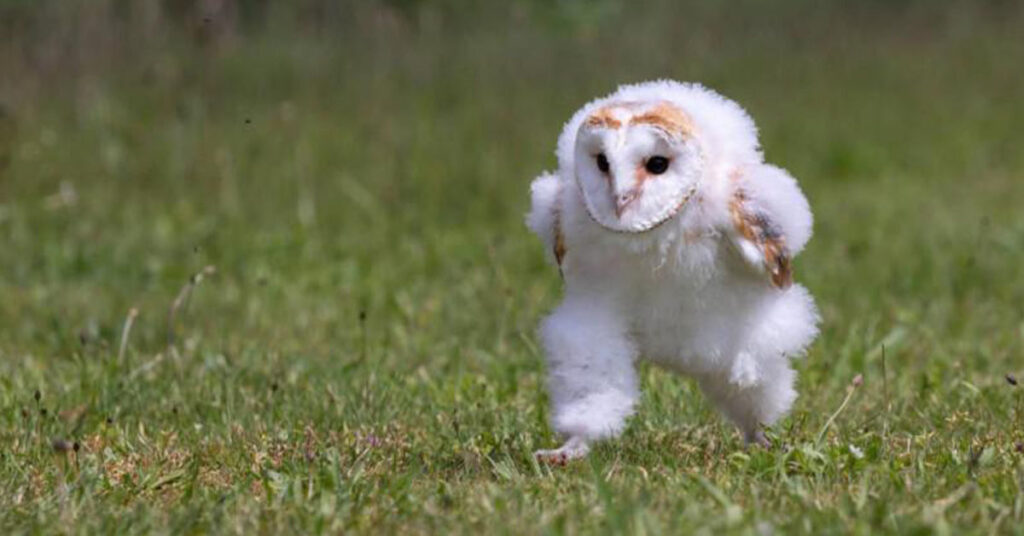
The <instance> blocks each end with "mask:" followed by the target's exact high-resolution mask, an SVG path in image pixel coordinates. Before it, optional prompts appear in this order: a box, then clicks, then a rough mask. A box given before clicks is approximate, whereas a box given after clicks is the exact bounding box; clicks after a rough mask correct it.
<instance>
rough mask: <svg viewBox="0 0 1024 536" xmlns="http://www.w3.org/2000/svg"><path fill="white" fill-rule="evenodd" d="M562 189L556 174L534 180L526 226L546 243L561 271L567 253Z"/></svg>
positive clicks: (547, 174)
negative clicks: (561, 215)
mask: <svg viewBox="0 0 1024 536" xmlns="http://www.w3.org/2000/svg"><path fill="white" fill-rule="evenodd" d="M560 189H561V183H560V182H559V180H558V175H555V174H554V173H544V174H542V175H541V176H539V177H537V178H536V179H534V180H533V183H532V184H531V185H530V199H531V206H530V213H529V214H527V215H526V226H527V227H529V228H530V230H532V231H533V232H534V233H536V234H537V236H539V237H540V239H541V241H543V242H544V246H545V250H546V251H548V252H550V255H551V257H549V258H553V259H554V261H555V263H556V264H557V265H558V267H559V269H561V266H562V259H564V258H565V253H566V248H565V237H564V236H563V235H562V228H561V221H560V210H561V208H560V206H559V190H560Z"/></svg>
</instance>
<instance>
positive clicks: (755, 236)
mask: <svg viewBox="0 0 1024 536" xmlns="http://www.w3.org/2000/svg"><path fill="white" fill-rule="evenodd" d="M733 178H734V179H736V178H738V173H734V175H733ZM746 202H747V194H746V192H744V191H743V190H740V189H737V190H736V193H735V194H733V198H732V200H731V201H730V202H729V212H730V213H731V215H732V223H733V225H734V226H735V227H736V230H737V231H739V233H740V235H742V236H743V238H746V239H747V240H749V241H751V242H753V243H754V245H755V246H757V248H758V249H760V250H761V252H762V254H763V255H764V267H765V269H766V270H768V273H769V274H770V275H771V280H772V284H773V285H775V286H776V287H777V288H780V289H785V288H788V287H789V286H790V285H792V284H793V268H792V265H791V264H790V257H789V249H788V248H787V247H786V240H785V237H783V236H782V233H781V232H780V231H779V229H778V227H777V226H776V225H775V223H774V222H772V221H771V220H770V219H769V218H768V216H767V215H765V214H763V213H758V212H752V211H750V210H749V207H748V206H747V203H746Z"/></svg>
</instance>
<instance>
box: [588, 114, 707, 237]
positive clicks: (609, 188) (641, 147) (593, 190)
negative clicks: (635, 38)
mask: <svg viewBox="0 0 1024 536" xmlns="http://www.w3.org/2000/svg"><path fill="white" fill-rule="evenodd" d="M575 167H576V170H575V171H576V182H577V184H578V185H579V187H580V191H581V192H582V193H583V201H584V204H585V205H586V208H587V212H588V213H589V214H590V216H591V218H592V219H593V220H594V221H596V222H597V223H598V224H600V225H601V226H603V227H605V228H607V229H609V230H612V231H617V232H633V233H640V232H644V231H649V230H651V229H653V228H655V227H657V226H658V225H659V224H661V223H663V222H665V221H666V220H668V219H670V218H672V217H673V216H675V215H676V214H677V213H678V212H679V210H680V209H681V208H682V207H683V206H684V205H685V204H686V201H687V200H688V199H689V198H690V196H691V195H693V192H694V191H695V190H696V188H697V184H698V181H699V179H700V176H701V173H702V171H703V162H702V159H701V155H700V148H699V146H698V144H697V142H696V140H695V139H694V131H693V124H692V122H691V121H690V119H689V117H688V116H686V114H684V113H683V112H682V110H680V109H679V108H678V107H676V106H674V105H672V104H669V103H667V102H658V103H654V104H653V105H652V104H643V103H631V102H627V103H615V104H611V105H608V106H605V107H604V108H601V109H599V110H597V111H596V112H594V113H593V114H591V115H590V117H588V118H587V119H586V120H585V121H584V122H583V125H582V126H581V127H580V130H579V132H577V135H576V153H575Z"/></svg>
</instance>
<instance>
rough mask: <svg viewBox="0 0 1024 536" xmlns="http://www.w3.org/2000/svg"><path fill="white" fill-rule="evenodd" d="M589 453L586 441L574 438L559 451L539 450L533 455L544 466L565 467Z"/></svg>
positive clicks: (558, 449)
mask: <svg viewBox="0 0 1024 536" xmlns="http://www.w3.org/2000/svg"><path fill="white" fill-rule="evenodd" d="M588 452H590V446H589V445H587V443H586V442H585V441H583V440H582V439H578V438H572V439H570V440H569V441H566V443H565V444H564V445H562V446H561V447H559V448H557V449H549V450H538V451H537V452H534V453H533V457H534V458H536V459H537V461H538V462H540V463H543V464H547V465H557V466H560V467H565V466H566V465H569V462H570V461H572V460H578V459H580V458H583V457H584V456H586V455H587V453H588Z"/></svg>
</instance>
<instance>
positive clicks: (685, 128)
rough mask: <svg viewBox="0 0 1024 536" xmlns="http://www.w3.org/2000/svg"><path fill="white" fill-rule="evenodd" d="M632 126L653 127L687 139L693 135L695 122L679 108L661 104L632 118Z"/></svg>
mask: <svg viewBox="0 0 1024 536" xmlns="http://www.w3.org/2000/svg"><path fill="white" fill-rule="evenodd" d="M629 123H630V124H631V125H638V124H639V125H651V126H653V127H655V128H659V129H661V130H663V131H665V132H667V133H669V134H671V135H673V136H678V137H680V138H687V137H690V136H692V135H693V130H694V129H693V121H691V120H690V117H689V116H688V115H686V114H685V113H684V112H683V111H682V110H680V109H679V108H678V107H677V106H675V105H673V104H671V103H668V102H660V103H658V104H657V105H656V106H655V107H654V108H651V109H650V110H647V111H646V112H644V113H642V114H640V115H637V116H633V117H632V118H630V120H629Z"/></svg>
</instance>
